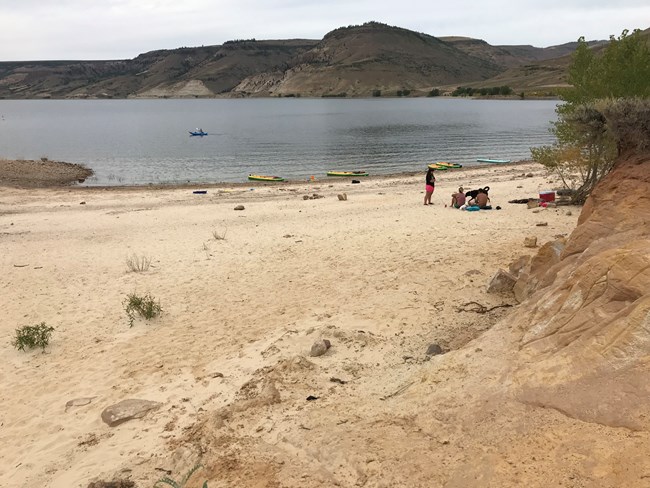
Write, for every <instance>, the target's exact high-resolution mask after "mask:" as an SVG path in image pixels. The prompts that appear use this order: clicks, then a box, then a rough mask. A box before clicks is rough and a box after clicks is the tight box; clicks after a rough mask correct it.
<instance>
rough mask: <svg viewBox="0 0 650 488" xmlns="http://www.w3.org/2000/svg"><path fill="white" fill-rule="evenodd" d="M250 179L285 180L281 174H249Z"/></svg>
mask: <svg viewBox="0 0 650 488" xmlns="http://www.w3.org/2000/svg"><path fill="white" fill-rule="evenodd" d="M248 179H249V180H253V181H284V178H282V177H281V176H264V175H248Z"/></svg>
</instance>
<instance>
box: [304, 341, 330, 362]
mask: <svg viewBox="0 0 650 488" xmlns="http://www.w3.org/2000/svg"><path fill="white" fill-rule="evenodd" d="M331 346H332V344H331V342H330V341H328V340H327V339H320V340H318V341H316V342H314V343H313V344H312V346H311V351H310V352H309V355H310V356H311V357H314V358H315V357H318V356H322V355H323V354H325V353H326V352H327V350H328V349H329V348H330V347H331Z"/></svg>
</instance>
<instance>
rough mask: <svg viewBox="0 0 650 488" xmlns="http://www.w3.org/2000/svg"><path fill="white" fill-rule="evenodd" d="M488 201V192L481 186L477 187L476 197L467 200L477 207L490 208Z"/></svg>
mask: <svg viewBox="0 0 650 488" xmlns="http://www.w3.org/2000/svg"><path fill="white" fill-rule="evenodd" d="M489 203H490V197H488V194H487V193H486V192H485V190H483V189H482V188H481V189H479V191H478V194H477V195H476V198H472V199H471V200H470V201H469V204H470V205H476V206H477V207H478V208H492V207H491V206H490V205H488V204H489Z"/></svg>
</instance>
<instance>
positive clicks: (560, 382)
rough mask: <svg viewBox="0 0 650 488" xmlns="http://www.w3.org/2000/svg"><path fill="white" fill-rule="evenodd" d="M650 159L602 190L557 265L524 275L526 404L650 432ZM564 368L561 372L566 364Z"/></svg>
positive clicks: (640, 159) (626, 166)
mask: <svg viewBox="0 0 650 488" xmlns="http://www.w3.org/2000/svg"><path fill="white" fill-rule="evenodd" d="M649 205H650V155H649V154H645V155H636V156H629V157H625V158H622V159H621V160H620V161H619V163H618V165H617V166H616V168H615V169H614V170H613V171H612V172H611V173H610V174H609V176H608V177H607V178H605V179H604V180H603V181H602V182H601V183H600V184H599V185H598V186H597V188H596V189H595V190H594V192H593V194H592V195H591V197H590V198H589V200H588V201H587V203H586V205H585V206H584V208H583V211H582V214H581V215H580V219H579V225H578V227H577V228H576V230H575V231H574V232H573V233H572V235H571V236H570V238H569V239H568V241H567V242H566V246H565V247H564V248H563V250H562V251H561V254H560V256H559V259H558V260H557V262H556V263H553V262H552V259H548V260H547V264H550V266H541V267H539V268H538V270H537V271H536V272H532V274H531V275H529V276H526V277H525V278H524V279H523V280H524V281H525V282H526V283H527V289H528V293H530V298H528V300H527V301H526V302H525V303H524V304H523V306H522V309H521V310H520V312H519V316H520V317H519V320H518V324H517V326H518V327H519V328H520V330H521V331H522V336H521V339H520V344H519V347H520V349H521V353H522V355H523V356H525V357H526V360H527V362H528V364H527V365H526V366H525V367H522V368H521V370H520V371H518V372H517V374H516V377H517V378H518V381H519V382H521V383H522V384H525V387H522V390H521V398H522V399H524V400H525V401H527V402H531V403H534V404H537V405H542V406H545V407H549V408H555V409H558V410H560V411H562V412H565V413H566V414H567V415H570V416H572V417H574V418H577V419H580V420H583V421H585V422H596V423H599V424H603V425H608V426H615V427H625V428H628V429H631V430H635V431H636V430H644V431H645V430H649V429H650V382H648V381H647V380H648V377H649V373H650V366H649V365H648V361H647V357H648V351H650V212H649V211H648V208H649ZM560 366H561V367H560Z"/></svg>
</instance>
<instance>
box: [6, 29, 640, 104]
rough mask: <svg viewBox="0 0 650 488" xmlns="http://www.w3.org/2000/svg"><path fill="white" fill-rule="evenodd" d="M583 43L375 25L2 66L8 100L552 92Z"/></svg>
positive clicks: (562, 83) (564, 81)
mask: <svg viewBox="0 0 650 488" xmlns="http://www.w3.org/2000/svg"><path fill="white" fill-rule="evenodd" d="M649 31H650V29H649V30H646V31H644V33H646V34H647V33H648V32H649ZM603 42H604V41H593V42H592V43H591V44H593V45H594V48H595V49H597V48H598V44H599V43H603ZM576 45H577V43H575V42H571V43H566V44H562V45H559V46H552V47H547V48H536V47H533V46H491V45H490V44H488V43H487V42H485V41H482V40H480V39H472V38H468V37H442V38H437V37H434V36H431V35H428V34H423V33H419V32H414V31H410V30H408V29H403V28H400V27H392V26H388V25H385V24H380V23H377V22H368V23H366V24H363V25H360V26H349V27H342V28H339V29H335V30H333V31H332V32H330V33H328V34H326V35H325V36H324V37H323V39H322V40H320V41H319V40H309V39H291V40H261V41H258V40H255V39H249V40H236V41H229V42H226V43H224V44H223V45H218V46H201V47H182V48H178V49H171V50H160V51H152V52H148V53H144V54H141V55H139V56H138V57H136V58H134V59H130V60H114V61H29V62H0V98H6V99H33V98H188V97H192V98H200V97H205V98H209V97H268V96H310V97H322V96H349V97H359V96H372V95H375V96H377V95H381V96H395V95H403V96H404V95H405V96H422V95H426V94H428V93H429V92H430V91H431V90H432V89H434V88H439V89H442V90H443V91H445V90H446V91H449V90H452V89H453V88H455V87H457V86H461V85H462V86H474V87H485V86H490V87H491V86H502V85H508V86H510V87H512V88H513V89H514V90H515V91H517V92H519V91H526V92H530V93H533V92H545V91H548V90H552V89H553V88H555V87H558V86H563V85H564V84H565V83H566V69H567V66H568V64H569V62H570V56H569V55H570V53H571V52H573V51H574V50H575V47H576Z"/></svg>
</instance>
